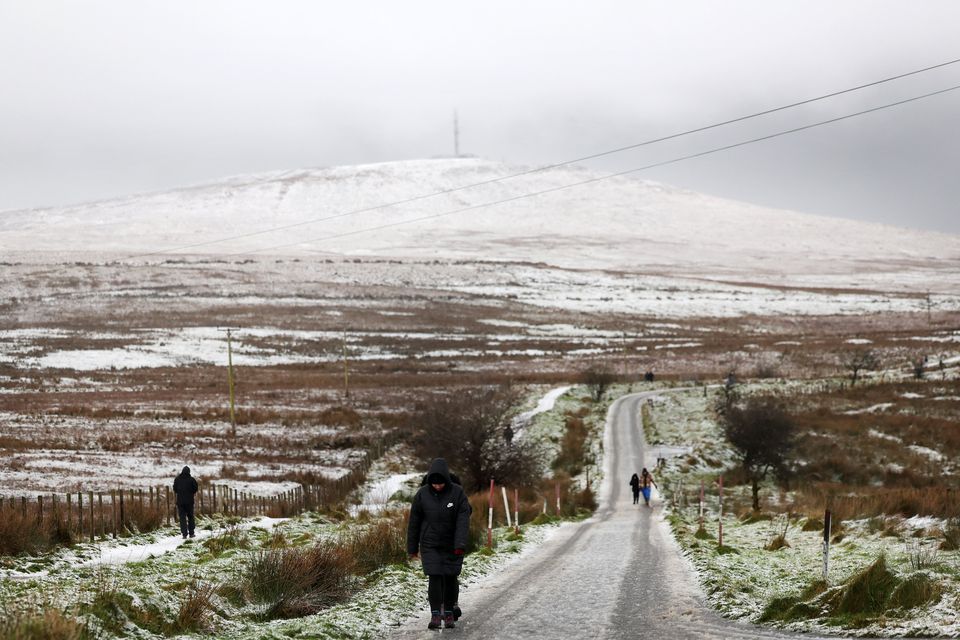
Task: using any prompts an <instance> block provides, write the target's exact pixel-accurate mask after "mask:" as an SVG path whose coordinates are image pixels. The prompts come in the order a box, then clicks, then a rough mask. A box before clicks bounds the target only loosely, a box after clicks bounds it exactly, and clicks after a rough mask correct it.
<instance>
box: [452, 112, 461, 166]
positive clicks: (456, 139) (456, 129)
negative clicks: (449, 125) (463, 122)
mask: <svg viewBox="0 0 960 640" xmlns="http://www.w3.org/2000/svg"><path fill="white" fill-rule="evenodd" d="M453 157H454V158H459V157H460V122H459V120H458V118H457V111H456V109H454V111H453Z"/></svg>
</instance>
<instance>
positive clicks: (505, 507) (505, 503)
mask: <svg viewBox="0 0 960 640" xmlns="http://www.w3.org/2000/svg"><path fill="white" fill-rule="evenodd" d="M500 492H501V493H502V494H503V510H504V512H505V513H506V514H507V527H512V526H513V522H511V520H510V501H509V500H507V488H506V487H505V486H503V485H500Z"/></svg>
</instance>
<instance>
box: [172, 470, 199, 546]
mask: <svg viewBox="0 0 960 640" xmlns="http://www.w3.org/2000/svg"><path fill="white" fill-rule="evenodd" d="M198 488H199V487H198V486H197V480H196V478H194V477H193V476H191V475H190V467H184V468H183V470H182V471H181V472H180V475H178V476H177V477H176V478H174V480H173V492H174V493H175V494H176V495H177V517H178V518H179V519H180V533H182V534H183V537H184V538H186V537H187V536H188V535H189V536H190V537H191V538H192V537H193V529H194V526H195V525H196V523H195V522H194V519H193V496H194V494H196V493H197V489H198Z"/></svg>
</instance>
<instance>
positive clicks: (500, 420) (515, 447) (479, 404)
mask: <svg viewBox="0 0 960 640" xmlns="http://www.w3.org/2000/svg"><path fill="white" fill-rule="evenodd" d="M517 403H518V395H517V392H516V391H514V390H512V389H510V388H509V387H500V388H496V389H480V390H468V391H464V392H462V393H460V394H458V395H456V396H446V397H439V398H435V399H433V400H432V401H430V402H428V403H425V404H424V405H423V406H421V408H420V411H419V413H418V414H417V416H416V417H415V418H414V420H415V423H416V425H417V426H418V427H419V434H418V436H417V438H416V449H417V452H418V454H419V455H420V456H421V457H423V458H424V459H431V458H441V457H442V458H446V460H447V463H448V464H449V465H450V469H451V470H454V471H457V472H459V475H460V478H461V480H462V482H463V487H464V489H465V490H466V491H467V492H468V493H469V492H471V491H481V490H482V489H483V488H484V487H485V485H487V483H489V481H490V479H491V478H495V479H496V480H497V482H498V483H500V484H511V485H514V486H518V485H529V484H532V483H533V482H535V481H536V479H537V478H539V476H540V473H541V469H540V462H539V456H538V455H537V453H538V452H537V450H536V445H535V444H534V443H533V442H531V441H527V440H524V439H523V438H512V439H511V440H510V441H509V442H508V441H507V439H506V438H505V437H504V430H505V428H506V427H507V426H509V424H510V422H509V415H510V413H511V412H512V410H513V408H514V407H515V406H516V404H517Z"/></svg>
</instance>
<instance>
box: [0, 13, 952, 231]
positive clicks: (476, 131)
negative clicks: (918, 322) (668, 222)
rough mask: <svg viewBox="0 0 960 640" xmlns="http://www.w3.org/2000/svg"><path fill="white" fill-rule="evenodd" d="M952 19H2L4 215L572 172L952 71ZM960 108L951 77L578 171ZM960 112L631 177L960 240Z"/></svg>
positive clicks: (769, 145) (815, 135) (783, 142)
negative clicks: (220, 185) (238, 186)
mask: <svg viewBox="0 0 960 640" xmlns="http://www.w3.org/2000/svg"><path fill="white" fill-rule="evenodd" d="M958 29H960V2H956V1H953V0H944V1H934V0H923V1H922V2H921V1H917V0H903V1H898V2H892V1H882V0H870V1H862V2H854V1H848V0H843V1H840V0H829V1H811V0H798V1H795V2H786V1H775V2H774V1H770V0H757V1H750V2H747V1H741V2H736V1H727V2H717V1H715V0H708V1H705V2H666V1H664V0H659V1H650V0H616V1H605V0H589V1H587V2H564V1H561V0H545V1H542V2H532V1H528V0H511V1H508V2H500V1H495V0H484V1H483V2H465V1H454V0H443V1H436V2H433V1H431V2H420V1H415V0H406V1H402V2H401V1H398V0H384V1H377V2H373V1H364V0H350V1H349V2H332V1H331V2H321V1H308V0H304V1H292V0H290V1H285V0H272V1H271V2H248V1H238V0H222V1H209V0H191V1H189V2H187V1H179V0H164V1H162V2H161V1H156V2H146V1H144V2H130V1H129V0H99V1H98V0H89V1H85V2H77V1H73V0H4V1H3V2H2V3H0V87H2V93H0V96H2V99H0V210H7V209H16V208H26V207H39V206H50V205H59V204H68V203H75V202H80V201H86V200H91V199H98V198H106V197H112V196H118V195H125V194H131V193H138V192H144V191H156V190H163V189H167V188H172V187H177V186H182V185H185V184H193V183H198V182H205V181H210V180H215V179H217V178H220V177H223V176H227V175H234V174H239V173H255V172H261V171H270V170H277V169H296V168H306V167H319V166H332V165H345V164H359V163H369V162H382V161H390V160H400V159H409V158H429V157H435V156H443V155H452V154H453V151H454V145H453V115H454V112H455V111H456V112H457V113H458V115H459V124H460V150H461V152H462V153H468V154H473V155H477V156H480V157H485V158H489V159H493V160H503V161H506V162H509V163H515V164H525V165H537V164H545V163H553V162H558V161H564V160H568V159H572V158H576V157H580V156H583V155H588V154H592V153H596V152H600V151H603V150H606V149H610V148H615V147H620V146H624V145H628V144H632V143H636V142H641V141H643V140H646V139H649V138H655V137H659V136H663V135H668V134H671V133H675V132H678V131H683V130H687V129H691V128H696V127H699V126H703V125H707V124H711V123H713V122H717V121H721V120H726V119H729V118H734V117H738V116H742V115H746V114H749V113H753V112H757V111H761V110H764V109H769V108H772V107H776V106H780V105H782V104H785V103H790V102H794V101H797V100H802V99H805V98H809V97H814V96H817V95H821V94H824V93H829V92H832V91H837V90H842V89H846V88H848V87H852V86H855V85H858V84H863V83H867V82H871V81H874V80H878V79H881V78H884V77H888V76H892V75H896V74H900V73H904V72H908V71H912V70H915V69H920V68H923V67H927V66H931V65H934V64H938V63H941V62H945V61H948V60H952V59H955V58H960V38H958V34H960V31H958ZM954 85H960V64H955V65H951V66H948V67H945V68H942V69H939V70H936V71H932V72H929V73H925V74H922V75H920V76H914V77H911V78H909V79H906V80H902V81H898V82H895V83H890V84H888V85H884V86H881V87H876V88H871V89H868V90H864V91H860V92H857V93H855V94H852V95H846V96H843V97H841V98H837V99H833V100H829V101H824V102H820V103H816V104H814V105H809V106H806V107H804V108H799V109H794V110H790V111H789V112H787V113H779V114H776V115H775V116H770V117H766V118H762V119H756V120H751V121H750V122H749V123H744V124H739V125H736V126H731V127H724V128H723V129H721V130H717V131H713V132H710V133H709V134H699V135H695V136H689V137H685V138H683V139H682V140H678V141H673V142H671V143H669V144H663V145H656V146H651V147H645V148H643V149H642V150H638V151H633V152H628V153H622V154H617V155H614V156H611V157H608V158H605V159H604V160H602V161H595V162H593V163H589V164H590V165H591V166H594V167H596V168H599V169H603V170H615V171H621V170H625V169H629V168H632V167H639V166H643V165H646V164H650V163H652V162H658V161H662V160H668V159H671V158H674V157H678V156H681V155H684V154H689V153H696V152H699V151H704V150H707V149H710V148H712V147H716V146H720V145H725V144H731V143H735V142H739V141H741V140H745V139H749V138H752V137H756V136H759V135H766V134H769V133H773V132H776V131H780V130H783V129H789V128H791V127H796V126H800V125H804V124H808V123H812V122H817V121H820V120H825V119H828V118H831V117H835V116H839V115H844V114H847V113H851V112H855V111H858V110H862V109H866V108H870V107H873V106H878V105H881V104H885V103H887V102H892V101H895V100H900V99H903V98H908V97H912V96H915V95H919V94H923V93H926V92H930V91H935V90H938V89H943V88H946V87H950V86H954ZM958 115H960V91H954V92H951V93H948V94H945V95H941V96H937V97H933V98H930V99H927V100H923V101H920V102H915V103H912V104H909V105H906V106H902V107H898V108H894V109H888V110H885V111H882V112H879V113H874V114H870V115H866V116H863V117H859V118H856V119H853V120H848V121H845V122H841V123H837V124H833V125H828V126H825V127H822V128H819V129H815V130H812V131H806V132H803V133H799V134H794V135H792V136H788V137H784V138H779V139H776V140H772V141H767V142H763V143H758V144H753V145H749V146H746V147H743V148H740V149H737V150H734V151H729V152H724V153H720V154H715V155H711V156H709V157H706V158H700V159H696V160H691V161H687V162H682V163H678V164H675V165H671V166H669V167H664V168H659V169H655V170H650V171H644V172H641V173H637V174H636V175H637V176H638V177H644V178H649V179H653V180H659V181H662V182H666V183H670V184H674V185H678V186H682V187H686V188H689V189H693V190H696V191H702V192H705V193H711V194H716V195H721V196H726V197H731V198H736V199H739V200H745V201H748V202H755V203H759V204H765V205H772V206H778V207H783V208H790V209H795V210H800V211H807V212H812V213H822V214H827V215H834V216H843V217H850V218H856V219H862V220H873V221H879V222H886V223H891V224H897V225H901V226H911V227H917V228H925V229H934V230H941V231H948V232H951V233H960V211H958V205H957V203H958V202H960V179H958V169H960V122H958V119H960V118H958Z"/></svg>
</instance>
